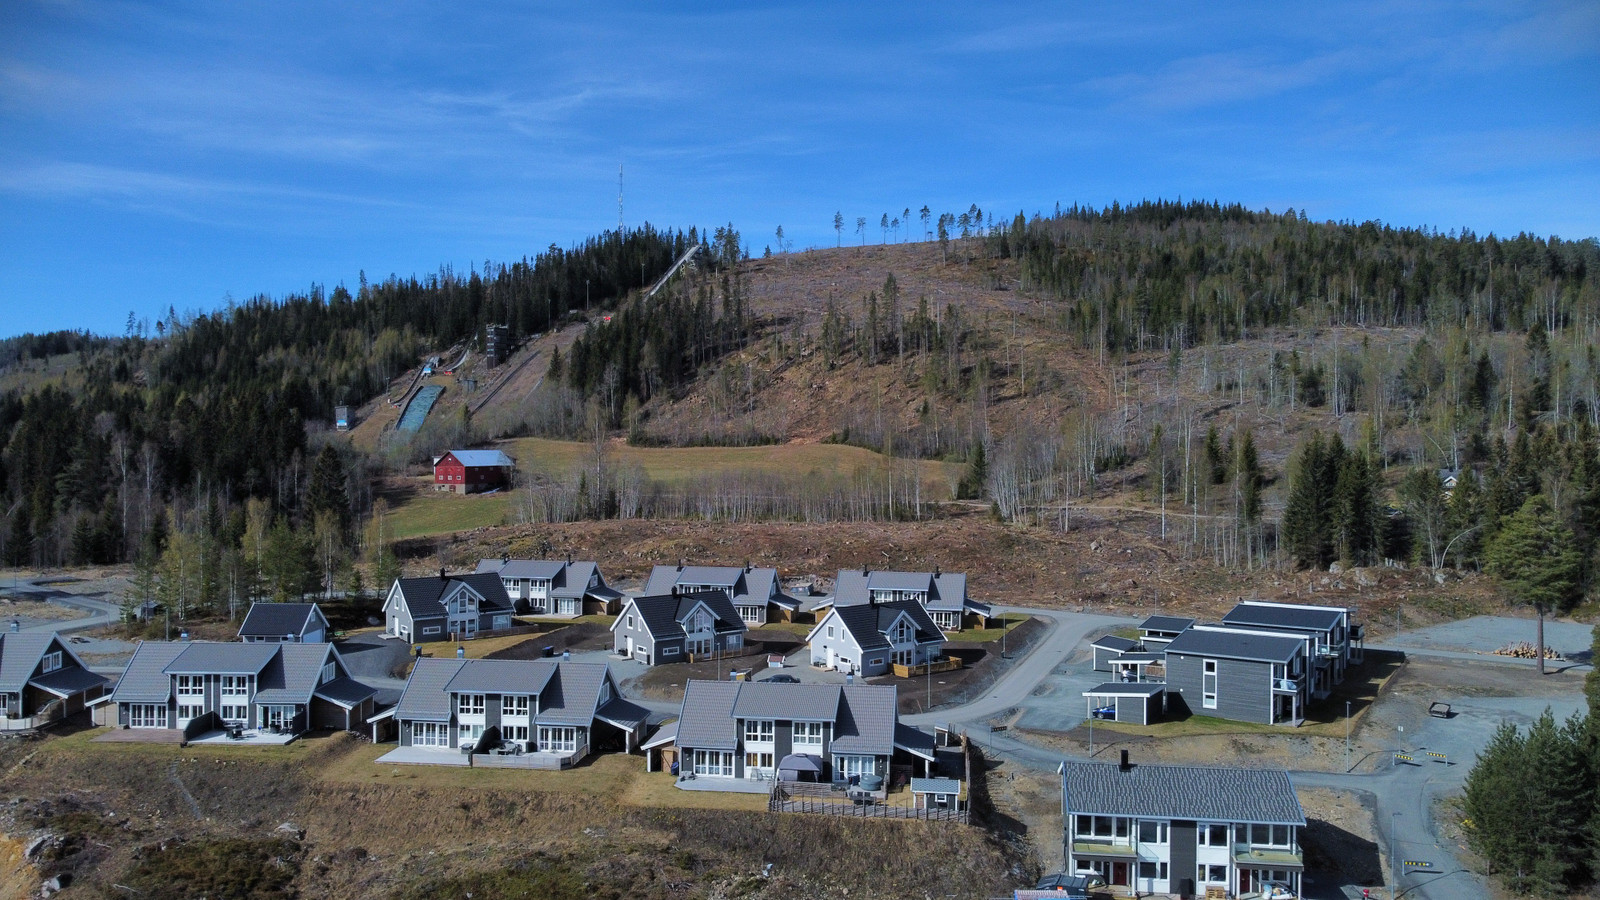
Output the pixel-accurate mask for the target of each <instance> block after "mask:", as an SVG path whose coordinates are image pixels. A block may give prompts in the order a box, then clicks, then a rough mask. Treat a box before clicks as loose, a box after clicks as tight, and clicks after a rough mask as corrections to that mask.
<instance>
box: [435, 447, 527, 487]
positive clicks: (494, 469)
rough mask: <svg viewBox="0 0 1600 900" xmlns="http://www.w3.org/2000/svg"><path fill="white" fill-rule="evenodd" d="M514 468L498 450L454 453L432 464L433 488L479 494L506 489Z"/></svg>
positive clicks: (452, 451)
mask: <svg viewBox="0 0 1600 900" xmlns="http://www.w3.org/2000/svg"><path fill="white" fill-rule="evenodd" d="M515 466H516V462H515V461H514V460H513V459H512V458H511V457H509V456H507V455H505V454H504V453H503V452H501V451H499V450H451V451H449V452H447V453H445V455H443V456H441V457H439V458H438V459H435V460H434V461H433V489H434V490H436V491H449V492H451V493H453V494H476V493H478V492H480V491H489V490H495V489H497V488H502V487H506V486H507V485H509V484H511V470H512V468H513V467H515Z"/></svg>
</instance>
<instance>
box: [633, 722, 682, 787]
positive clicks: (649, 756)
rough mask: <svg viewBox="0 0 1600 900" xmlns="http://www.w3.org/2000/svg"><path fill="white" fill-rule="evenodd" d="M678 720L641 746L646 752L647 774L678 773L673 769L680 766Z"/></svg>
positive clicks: (667, 724)
mask: <svg viewBox="0 0 1600 900" xmlns="http://www.w3.org/2000/svg"><path fill="white" fill-rule="evenodd" d="M677 743H678V720H677V719H673V720H672V721H671V722H667V723H666V724H664V725H662V726H661V727H660V728H657V729H656V733H655V734H653V735H651V736H650V740H648V741H645V742H644V743H643V744H640V745H639V749H641V750H643V751H644V770H645V771H646V772H672V773H673V774H674V775H676V774H677V772H674V771H673V768H674V767H675V766H676V765H677V764H678V747H677Z"/></svg>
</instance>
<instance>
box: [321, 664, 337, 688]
mask: <svg viewBox="0 0 1600 900" xmlns="http://www.w3.org/2000/svg"><path fill="white" fill-rule="evenodd" d="M337 677H339V666H338V664H336V663H333V662H330V663H328V664H327V665H325V666H323V667H322V683H323V684H327V683H328V682H330V681H332V680H333V679H335V678H337Z"/></svg>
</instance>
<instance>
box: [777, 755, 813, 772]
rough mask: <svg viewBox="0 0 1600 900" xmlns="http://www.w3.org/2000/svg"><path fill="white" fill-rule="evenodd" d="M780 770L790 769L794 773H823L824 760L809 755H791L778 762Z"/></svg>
mask: <svg viewBox="0 0 1600 900" xmlns="http://www.w3.org/2000/svg"><path fill="white" fill-rule="evenodd" d="M778 768H779V769H788V770H790V771H794V772H815V773H817V774H819V775H820V774H821V773H822V760H820V759H818V758H817V757H815V756H812V755H811V754H809V753H791V754H789V755H788V756H785V757H784V758H783V759H782V760H780V761H779V762H778Z"/></svg>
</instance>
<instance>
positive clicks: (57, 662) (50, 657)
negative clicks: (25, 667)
mask: <svg viewBox="0 0 1600 900" xmlns="http://www.w3.org/2000/svg"><path fill="white" fill-rule="evenodd" d="M59 668H61V651H60V650H57V651H55V652H54V653H46V654H45V655H44V662H43V664H42V666H41V669H42V670H43V672H54V671H55V670H57V669H59Z"/></svg>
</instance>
